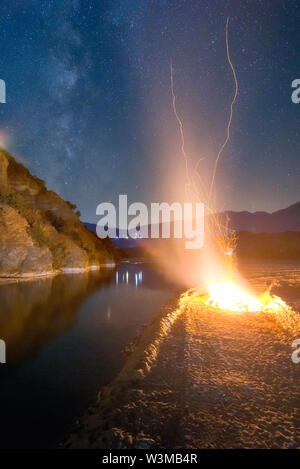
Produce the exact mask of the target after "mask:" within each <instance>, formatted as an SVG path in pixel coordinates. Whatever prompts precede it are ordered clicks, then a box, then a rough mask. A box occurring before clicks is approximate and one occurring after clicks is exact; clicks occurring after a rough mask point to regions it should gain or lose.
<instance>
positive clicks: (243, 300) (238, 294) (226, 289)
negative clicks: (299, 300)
mask: <svg viewBox="0 0 300 469" xmlns="http://www.w3.org/2000/svg"><path fill="white" fill-rule="evenodd" d="M203 301H204V302H205V303H206V304H208V305H210V306H213V307H214V308H219V309H224V310H230V311H279V310H280V309H282V308H287V305H286V304H285V302H284V301H283V300H281V299H280V298H278V297H277V296H274V295H270V294H269V293H264V294H263V295H261V296H260V297H258V298H255V297H254V296H251V295H250V294H249V293H247V292H245V291H244V290H242V289H241V288H240V287H238V286H236V285H235V284H234V283H233V282H223V283H220V284H212V285H210V287H209V297H208V298H207V297H206V298H203Z"/></svg>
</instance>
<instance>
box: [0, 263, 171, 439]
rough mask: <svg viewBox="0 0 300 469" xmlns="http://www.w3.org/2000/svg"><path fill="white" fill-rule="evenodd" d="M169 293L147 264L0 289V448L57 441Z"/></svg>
mask: <svg viewBox="0 0 300 469" xmlns="http://www.w3.org/2000/svg"><path fill="white" fill-rule="evenodd" d="M174 293H175V286H174V285H171V284H170V283H168V282H167V280H166V279H165V278H164V277H163V276H162V275H161V274H160V273H159V271H157V270H155V268H153V267H151V266H150V265H146V264H123V265H121V266H120V267H119V268H118V269H117V270H116V271H115V270H106V271H103V272H101V273H99V272H98V273H89V274H82V275H61V276H57V277H53V278H47V279H39V280H34V281H28V282H19V283H11V284H2V285H1V284H0V338H1V339H4V340H5V341H6V344H7V358H6V359H7V364H5V365H3V364H2V365H0V415H1V425H0V447H3V448H8V447H17V448H21V447H29V448H38V447H49V446H50V447H51V446H55V445H56V444H57V443H58V442H60V441H61V439H62V438H63V437H64V435H65V434H66V433H68V430H69V428H70V426H71V425H72V424H73V423H74V422H75V420H76V419H77V418H78V417H79V416H80V414H81V413H82V412H83V411H84V410H85V409H86V407H87V406H88V404H89V403H90V401H91V400H93V399H95V398H96V395H97V392H98V391H99V388H100V387H101V386H102V385H104V384H106V383H108V382H109V381H110V380H111V379H112V378H113V377H114V376H115V374H116V373H117V372H118V370H119V369H120V367H121V365H122V362H123V360H124V354H123V352H122V350H123V348H124V346H125V345H126V344H127V343H128V342H130V341H131V340H132V339H133V338H134V337H135V336H136V335H137V333H138V332H139V331H140V329H141V326H142V325H144V324H146V323H149V322H150V321H151V319H152V318H154V317H155V315H156V314H157V313H158V311H159V309H160V307H161V306H162V305H163V304H164V303H165V302H166V301H167V300H168V299H170V298H171V297H173V296H174Z"/></svg>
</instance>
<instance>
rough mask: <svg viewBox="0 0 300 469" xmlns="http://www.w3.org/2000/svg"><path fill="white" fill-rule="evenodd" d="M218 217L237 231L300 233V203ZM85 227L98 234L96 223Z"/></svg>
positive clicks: (221, 214) (226, 213)
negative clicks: (271, 210)
mask: <svg viewBox="0 0 300 469" xmlns="http://www.w3.org/2000/svg"><path fill="white" fill-rule="evenodd" d="M218 215H219V217H220V218H221V219H222V218H224V220H225V218H226V217H227V216H228V217H229V219H230V222H229V226H230V228H232V229H233V230H235V231H249V232H250V233H282V232H284V231H300V202H297V203H295V204H293V205H290V206H289V207H287V208H284V209H282V210H277V211H276V212H273V213H268V212H254V213H251V212H247V211H242V212H233V211H225V212H222V213H219V214H218ZM85 226H86V227H87V228H88V229H89V230H91V231H93V232H94V233H95V232H96V225H95V224H94V223H85ZM117 232H118V231H117ZM120 237H121V236H120ZM122 237H123V236H122Z"/></svg>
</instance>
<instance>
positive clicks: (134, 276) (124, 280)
mask: <svg viewBox="0 0 300 469" xmlns="http://www.w3.org/2000/svg"><path fill="white" fill-rule="evenodd" d="M115 283H116V285H122V284H126V285H128V284H130V283H134V284H135V286H136V287H138V286H140V285H142V284H143V272H142V270H140V271H138V272H132V273H131V274H130V272H129V271H128V270H126V271H125V272H119V271H117V272H116V276H115Z"/></svg>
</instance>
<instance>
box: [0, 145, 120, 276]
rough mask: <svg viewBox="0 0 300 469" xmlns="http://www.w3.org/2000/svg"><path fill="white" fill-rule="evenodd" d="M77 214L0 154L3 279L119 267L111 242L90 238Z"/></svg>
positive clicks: (12, 159) (13, 160)
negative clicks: (107, 265)
mask: <svg viewBox="0 0 300 469" xmlns="http://www.w3.org/2000/svg"><path fill="white" fill-rule="evenodd" d="M75 209H76V206H75V205H73V204H71V203H70V202H66V201H64V200H63V199H62V198H61V197H59V195H58V194H56V193H55V192H53V191H49V190H47V188H46V187H45V184H44V182H43V181H42V180H41V179H38V178H36V177H34V176H32V175H31V174H30V172H29V171H28V169H26V168H25V167H24V166H23V165H22V164H20V163H17V162H16V160H15V159H14V158H13V157H12V156H11V155H9V154H8V153H7V152H6V151H4V150H0V277H26V276H36V275H44V274H49V273H55V272H68V271H82V270H88V269H92V268H98V267H99V266H100V265H102V264H108V263H112V262H114V260H115V256H116V254H115V250H114V248H113V246H112V244H111V242H110V241H109V240H108V239H106V240H100V239H99V238H97V236H96V235H95V234H93V233H91V232H90V231H89V230H88V229H87V228H86V227H85V226H84V225H83V224H82V223H81V221H80V220H79V216H80V213H79V212H78V211H75Z"/></svg>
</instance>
